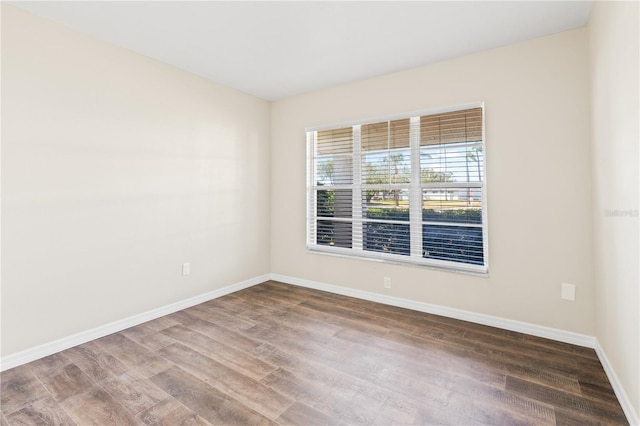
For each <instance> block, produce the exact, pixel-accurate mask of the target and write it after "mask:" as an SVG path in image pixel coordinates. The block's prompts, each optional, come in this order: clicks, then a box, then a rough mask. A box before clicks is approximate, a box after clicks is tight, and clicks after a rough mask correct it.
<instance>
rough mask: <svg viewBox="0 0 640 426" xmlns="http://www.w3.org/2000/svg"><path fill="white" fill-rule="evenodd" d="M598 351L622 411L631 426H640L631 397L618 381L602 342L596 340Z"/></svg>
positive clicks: (639, 416)
mask: <svg viewBox="0 0 640 426" xmlns="http://www.w3.org/2000/svg"><path fill="white" fill-rule="evenodd" d="M594 349H595V350H596V354H598V358H599V359H600V364H602V368H604V372H605V373H607V377H608V378H609V382H611V387H612V388H613V391H614V392H615V394H616V397H617V398H618V402H620V406H621V407H622V411H624V414H625V416H627V421H628V422H629V424H630V425H631V426H639V425H640V415H638V412H637V411H636V410H635V408H634V407H633V404H632V403H631V400H630V399H629V396H628V395H627V393H626V392H625V391H624V388H623V387H622V385H621V384H620V380H619V379H618V375H617V374H616V372H615V371H614V369H613V367H612V366H611V363H610V362H609V358H607V355H606V353H605V352H604V350H603V349H602V347H601V346H600V342H598V341H597V340H596V346H595V348H594Z"/></svg>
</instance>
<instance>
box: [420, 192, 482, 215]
mask: <svg viewBox="0 0 640 426" xmlns="http://www.w3.org/2000/svg"><path fill="white" fill-rule="evenodd" d="M422 220H423V221H424V222H456V223H476V224H481V223H482V189H481V188H440V187H437V188H427V189H423V190H422Z"/></svg>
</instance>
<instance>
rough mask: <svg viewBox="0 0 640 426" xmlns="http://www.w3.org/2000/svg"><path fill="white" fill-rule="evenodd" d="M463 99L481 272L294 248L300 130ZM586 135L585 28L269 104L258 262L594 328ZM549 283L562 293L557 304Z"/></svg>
mask: <svg viewBox="0 0 640 426" xmlns="http://www.w3.org/2000/svg"><path fill="white" fill-rule="evenodd" d="M319 60H320V59H319ZM476 101H484V102H485V106H486V110H485V111H486V156H487V172H486V176H487V185H488V202H489V255H490V258H489V270H490V277H489V278H481V277H475V276H469V275H463V274H457V273H451V272H441V271H435V270H429V269H425V268H416V267H405V266H395V265H389V264H381V263H375V262H371V261H365V260H355V259H346V258H339V257H333V256H327V255H321V254H311V253H308V252H306V250H305V220H304V218H305V133H304V130H305V127H309V126H316V125H323V124H331V123H339V122H343V121H350V120H357V119H364V118H367V117H377V116H381V115H385V114H395V113H402V112H407V111H414V110H425V109H426V110H428V109H430V108H439V107H447V106H452V105H459V104H466V103H471V102H476ZM589 137H590V135H589V80H588V58H587V33H586V30H585V29H580V30H576V31H571V32H566V33H562V34H558V35H554V36H550V37H545V38H541V39H536V40H533V41H529V42H525V43H520V44H516V45H511V46H508V47H504V48H499V49H494V50H490V51H485V52H482V53H479V54H474V55H470V56H465V57H461V58H458V59H454V60H449V61H445V62H440V63H437V64H433V65H429V66H425V67H422V68H417V69H413V70H408V71H404V72H400V73H396V74H392V75H387V76H383V77H379V78H374V79H371V80H366V81H360V82H356V83H353V84H349V85H345V86H340V87H336V88H332V89H328V90H322V91H318V92H313V93H309V94H306V95H301V96H297V97H293V98H289V99H285V100H282V101H279V102H275V103H274V104H273V107H272V151H271V170H272V174H271V179H272V182H271V191H272V199H271V202H272V210H271V235H272V239H271V270H272V272H274V273H277V274H283V275H287V276H291V277H296V278H302V279H307V280H314V281H320V282H325V283H330V284H335V285H340V286H345V287H350V288H354V289H358V290H365V291H370V292H377V293H384V294H388V295H391V296H397V297H402V298H407V299H412V300H416V301H421V302H427V303H433V304H437V305H443V306H447V307H452V308H457V309H464V310H468V311H473V312H476V313H483V314H488V315H493V316H498V317H504V318H508V319H511V320H518V321H524V322H527V323H532V324H537V325H541V326H548V327H555V328H558V329H562V330H568V331H573V332H578V333H585V334H588V335H593V334H594V333H595V316H594V289H593V282H592V270H591V263H592V262H591V217H590V208H591V204H590V202H591V198H590V190H591V189H590V178H589V176H590V169H589V168H590V155H589ZM384 276H389V277H391V278H392V285H393V288H392V289H390V290H384V289H383V285H382V284H383V277H384ZM562 282H568V283H572V284H575V285H576V286H577V299H576V301H575V302H569V301H564V300H561V299H560V286H561V283H562Z"/></svg>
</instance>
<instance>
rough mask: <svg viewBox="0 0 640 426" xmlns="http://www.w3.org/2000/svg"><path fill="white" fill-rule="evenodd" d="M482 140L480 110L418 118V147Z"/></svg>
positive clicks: (474, 109)
mask: <svg viewBox="0 0 640 426" xmlns="http://www.w3.org/2000/svg"><path fill="white" fill-rule="evenodd" d="M481 140H482V108H473V109H466V110H463V111H453V112H445V113H442V114H435V115H425V116H422V117H420V145H421V146H424V145H439V144H447V143H457V142H473V141H481Z"/></svg>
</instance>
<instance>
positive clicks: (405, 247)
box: [362, 223, 410, 256]
mask: <svg viewBox="0 0 640 426" xmlns="http://www.w3.org/2000/svg"><path fill="white" fill-rule="evenodd" d="M362 233H363V248H364V249H365V250H368V251H377V252H382V253H390V254H398V255H403V256H409V254H410V244H409V224H406V225H404V224H396V223H365V224H364V225H363V227H362Z"/></svg>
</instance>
